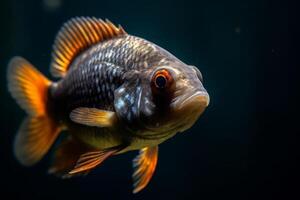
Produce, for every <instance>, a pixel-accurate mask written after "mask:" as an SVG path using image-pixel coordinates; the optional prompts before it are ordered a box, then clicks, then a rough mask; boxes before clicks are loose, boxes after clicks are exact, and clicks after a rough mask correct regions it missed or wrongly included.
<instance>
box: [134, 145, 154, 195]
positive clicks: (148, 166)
mask: <svg viewBox="0 0 300 200" xmlns="http://www.w3.org/2000/svg"><path fill="white" fill-rule="evenodd" d="M157 158H158V146H154V147H146V148H143V149H141V150H140V153H139V155H138V156H137V157H136V158H135V159H134V160H133V167H134V169H135V171H134V173H133V175H132V177H133V181H134V183H133V187H134V189H133V193H137V192H139V191H141V190H142V189H144V188H145V187H146V186H147V184H148V183H149V181H150V179H151V177H152V175H153V173H154V171H155V167H156V164H157Z"/></svg>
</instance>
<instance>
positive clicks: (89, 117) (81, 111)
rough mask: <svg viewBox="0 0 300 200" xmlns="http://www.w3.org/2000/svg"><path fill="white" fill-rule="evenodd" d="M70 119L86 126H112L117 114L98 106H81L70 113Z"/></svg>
mask: <svg viewBox="0 0 300 200" xmlns="http://www.w3.org/2000/svg"><path fill="white" fill-rule="evenodd" d="M70 119H71V120H72V121H74V122H76V123H79V124H83V125H86V126H97V127H111V126H113V124H114V123H115V121H116V114H115V112H111V111H106V110H100V109H97V108H84V107H81V108H76V109H74V110H73V111H72V112H71V113H70Z"/></svg>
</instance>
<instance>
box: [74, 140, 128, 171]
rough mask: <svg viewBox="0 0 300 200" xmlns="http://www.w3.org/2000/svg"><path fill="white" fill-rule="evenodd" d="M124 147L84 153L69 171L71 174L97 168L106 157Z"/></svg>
mask: <svg viewBox="0 0 300 200" xmlns="http://www.w3.org/2000/svg"><path fill="white" fill-rule="evenodd" d="M121 149H123V147H122V148H121V147H119V146H118V147H114V148H109V149H105V150H99V151H91V152H87V153H84V154H82V155H81V156H80V158H79V159H78V161H77V163H76V165H75V167H74V169H73V170H72V171H70V172H69V174H71V175H73V174H77V173H82V172H85V171H88V170H91V169H93V168H95V167H96V166H98V165H100V164H101V163H102V162H103V161H104V160H105V159H107V158H108V157H110V156H112V155H113V154H115V153H117V152H118V151H120V150H121Z"/></svg>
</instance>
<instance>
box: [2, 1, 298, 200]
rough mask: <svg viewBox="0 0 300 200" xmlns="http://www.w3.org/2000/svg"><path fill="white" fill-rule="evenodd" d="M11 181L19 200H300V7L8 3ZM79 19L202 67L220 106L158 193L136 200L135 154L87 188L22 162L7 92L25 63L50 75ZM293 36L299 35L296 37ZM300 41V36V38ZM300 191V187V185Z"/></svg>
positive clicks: (164, 164) (192, 133) (7, 159)
mask: <svg viewBox="0 0 300 200" xmlns="http://www.w3.org/2000/svg"><path fill="white" fill-rule="evenodd" d="M0 9H1V10H0V11H1V12H0V13H1V32H0V36H1V37H0V44H1V50H0V58H1V59H0V64H1V69H0V70H1V73H0V81H1V84H0V94H1V104H0V108H1V111H2V112H1V116H0V118H1V138H0V154H1V156H0V158H1V162H0V163H1V172H2V174H1V181H0V191H1V192H2V194H3V195H4V194H5V195H9V196H8V197H9V199H21V198H22V199H45V198H47V199H48V198H49V199H50V198H51V199H220V198H222V199H227V198H230V199H247V198H249V199H253V198H255V199H257V198H259V197H261V198H264V199H268V198H270V199H271V198H272V197H276V196H277V197H279V196H281V195H284V197H285V198H287V196H289V195H294V194H295V195H298V196H299V193H296V191H297V189H296V186H295V184H293V182H294V181H296V180H299V173H296V171H297V169H299V165H297V163H296V162H297V159H299V152H298V151H297V149H298V148H297V146H298V145H297V137H298V136H297V134H299V127H298V125H297V119H299V117H298V118H297V117H296V118H295V117H293V114H296V113H297V112H296V105H297V104H298V102H299V101H298V100H299V98H298V94H299V88H298V86H299V78H298V77H299V75H298V74H299V68H298V67H297V66H299V65H298V64H299V61H298V59H297V56H296V55H297V53H296V52H299V51H298V49H297V48H296V45H295V39H296V38H297V37H298V36H297V34H296V33H297V31H296V30H294V29H297V28H296V27H297V26H295V24H296V21H297V20H296V19H297V17H296V14H295V13H296V12H294V11H295V10H296V5H291V4H290V3H287V2H285V3H283V2H280V1H258V0H257V1H250V0H246V1H243V2H241V1H234V0H228V1H189V0H187V1H164V2H160V1H154V0H153V1H131V2H127V1H121V0H115V1H112V2H110V1H96V0H93V1H88V0H86V1H64V0H55V1H51V0H44V1H32V0H31V1H26V2H25V1H23V2H21V1H17V0H12V1H10V0H6V1H1V3H0ZM74 16H95V17H101V18H108V19H110V20H111V21H113V22H115V23H119V24H121V25H122V26H123V27H124V28H125V30H126V31H127V32H128V33H130V34H133V35H137V36H140V37H143V38H145V39H148V40H150V41H152V42H154V43H156V44H158V45H160V46H162V47H163V48H165V49H167V50H169V51H170V52H171V53H173V54H174V55H176V56H177V57H178V58H180V59H182V60H183V61H184V62H186V63H188V64H192V65H195V66H198V67H199V69H200V70H201V72H202V74H203V77H204V85H205V87H206V89H207V91H208V92H209V94H210V97H211V104H210V106H209V108H208V109H207V110H206V112H205V113H204V115H203V116H202V117H201V118H200V120H199V121H198V122H197V124H196V125H195V126H193V127H192V128H191V129H190V130H188V131H186V132H185V133H183V134H179V135H177V136H176V137H174V138H172V139H170V140H169V141H167V142H165V143H163V144H162V145H160V153H159V161H158V167H157V169H156V172H155V175H154V177H153V179H152V180H151V182H150V184H149V185H148V187H147V188H146V189H145V190H144V191H142V192H141V193H139V194H137V195H133V194H131V190H132V181H131V174H132V168H131V160H132V159H133V157H134V156H135V155H136V153H135V152H131V153H128V154H125V155H121V156H116V157H113V158H111V159H109V160H107V161H106V162H105V163H104V164H103V165H102V166H101V167H99V168H97V169H96V170H94V171H93V172H92V173H91V174H90V175H88V176H87V177H85V178H74V179H69V180H61V179H58V178H56V177H53V176H49V175H47V166H48V164H49V162H50V159H49V156H48V157H46V158H45V159H43V160H42V162H41V163H39V164H38V165H36V166H35V167H32V168H25V167H22V166H21V165H19V164H18V163H17V161H16V160H15V159H14V157H13V154H12V141H13V137H14V135H15V133H16V131H17V129H18V126H19V124H20V122H21V121H22V119H23V117H24V116H25V114H24V112H23V111H22V110H21V109H20V108H19V107H18V106H17V105H16V103H15V102H14V100H12V98H11V97H10V96H9V94H8V92H7V89H6V65H7V62H8V61H9V58H11V57H12V56H14V55H21V56H23V57H25V58H26V59H28V60H29V61H31V62H32V63H33V64H34V65H35V66H36V67H37V68H38V69H39V70H40V71H42V72H43V73H44V74H46V75H47V77H51V76H50V74H49V62H50V54H51V47H52V43H53V40H54V37H55V34H56V33H57V31H58V29H59V28H60V26H61V25H62V23H63V22H65V21H66V20H68V19H69V18H71V17H74ZM292 28H293V29H292ZM298 33H299V31H298ZM297 185H298V186H299V184H297Z"/></svg>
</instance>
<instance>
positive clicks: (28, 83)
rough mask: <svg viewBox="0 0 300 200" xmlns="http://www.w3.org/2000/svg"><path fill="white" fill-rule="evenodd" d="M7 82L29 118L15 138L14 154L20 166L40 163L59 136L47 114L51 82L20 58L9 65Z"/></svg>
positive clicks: (13, 95) (56, 126) (57, 128)
mask: <svg viewBox="0 0 300 200" xmlns="http://www.w3.org/2000/svg"><path fill="white" fill-rule="evenodd" d="M7 80H8V90H9V92H10V93H11V95H12V97H13V98H14V99H15V100H16V102H17V103H18V104H19V106H20V107H21V108H23V109H24V110H25V111H26V112H27V114H28V115H29V116H28V117H27V118H25V120H24V121H23V123H22V124H21V126H20V128H19V130H18V133H17V135H16V137H15V141H14V154H15V156H16V158H17V159H18V161H19V162H20V163H21V164H23V165H25V166H30V165H33V164H35V163H36V162H38V161H39V160H41V159H42V157H43V156H44V155H45V154H46V153H47V152H48V150H49V149H50V147H51V145H52V144H53V143H54V141H55V139H56V138H57V136H58V134H59V132H60V128H59V126H58V125H57V124H56V123H55V122H54V121H53V120H52V119H51V118H50V117H49V116H48V113H47V102H48V87H49V85H50V84H51V82H50V81H49V80H48V79H47V78H46V77H44V76H43V75H42V74H41V73H40V72H39V71H38V70H37V69H35V68H34V67H33V66H32V65H31V64H30V63H29V62H28V61H26V60H25V59H23V58H21V57H14V58H13V59H12V60H11V61H10V63H9V66H8V72H7Z"/></svg>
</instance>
